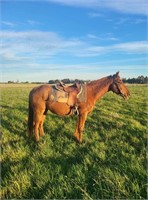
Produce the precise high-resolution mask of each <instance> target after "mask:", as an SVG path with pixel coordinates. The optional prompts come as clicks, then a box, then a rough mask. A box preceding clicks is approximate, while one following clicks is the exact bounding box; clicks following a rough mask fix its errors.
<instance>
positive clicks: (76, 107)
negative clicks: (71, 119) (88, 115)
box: [72, 105, 79, 115]
mask: <svg viewBox="0 0 148 200" xmlns="http://www.w3.org/2000/svg"><path fill="white" fill-rule="evenodd" d="M72 112H73V114H74V115H79V110H78V106H77V105H75V106H74V107H73V108H72Z"/></svg>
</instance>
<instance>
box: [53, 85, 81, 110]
mask: <svg viewBox="0 0 148 200" xmlns="http://www.w3.org/2000/svg"><path fill="white" fill-rule="evenodd" d="M55 88H56V89H57V90H59V91H62V92H65V93H67V94H68V101H67V104H68V105H69V106H71V107H75V106H76V105H77V101H78V95H79V94H80V93H81V91H82V87H81V84H79V83H74V84H73V85H71V86H66V85H65V84H64V83H63V82H61V81H59V83H58V84H56V85H55Z"/></svg>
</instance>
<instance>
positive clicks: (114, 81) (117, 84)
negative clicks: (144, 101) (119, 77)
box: [113, 78, 124, 97]
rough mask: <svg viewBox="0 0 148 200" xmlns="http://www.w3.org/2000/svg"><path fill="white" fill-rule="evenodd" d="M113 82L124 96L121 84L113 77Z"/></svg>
mask: <svg viewBox="0 0 148 200" xmlns="http://www.w3.org/2000/svg"><path fill="white" fill-rule="evenodd" d="M113 84H114V85H115V86H116V88H117V90H118V91H119V94H120V95H121V96H122V97H124V93H123V92H122V89H121V87H120V86H119V83H118V82H117V81H116V80H115V78H113Z"/></svg>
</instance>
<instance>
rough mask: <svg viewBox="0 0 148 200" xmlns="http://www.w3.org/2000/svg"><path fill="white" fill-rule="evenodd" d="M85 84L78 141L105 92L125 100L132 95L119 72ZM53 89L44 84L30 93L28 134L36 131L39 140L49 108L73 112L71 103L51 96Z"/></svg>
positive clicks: (78, 124) (65, 113) (79, 116)
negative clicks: (88, 118)
mask: <svg viewBox="0 0 148 200" xmlns="http://www.w3.org/2000/svg"><path fill="white" fill-rule="evenodd" d="M85 85H86V91H87V93H86V101H85V102H82V101H77V109H78V119H77V124H76V128H75V132H74V138H75V139H76V141H77V142H78V143H81V142H82V132H83V129H84V125H85V122H86V119H87V116H88V114H89V113H90V112H91V111H92V110H93V108H94V105H95V104H96V102H97V101H98V100H99V99H100V98H101V97H102V96H103V95H105V93H107V92H109V91H112V92H113V93H115V94H117V95H119V96H121V97H123V98H124V99H125V100H127V99H128V97H129V96H130V92H129V90H128V88H127V86H125V84H124V83H123V82H122V80H121V78H120V76H119V72H117V73H116V74H114V75H110V76H107V77H103V78H101V79H98V80H94V81H91V82H89V83H87V84H85ZM67 88H68V87H67ZM52 89H53V86H52V85H49V84H44V85H41V86H38V87H35V88H33V89H32V90H31V92H30V94H29V114H28V134H29V136H31V135H32V134H33V132H34V135H35V139H36V141H37V142H39V141H40V136H44V129H43V123H44V119H45V116H46V114H47V111H48V110H50V111H51V112H52V113H54V114H56V115H60V116H67V115H68V116H70V115H72V114H73V112H72V107H71V105H69V104H68V103H66V102H58V101H55V100H53V99H52V98H51V94H52ZM39 133H40V135H39Z"/></svg>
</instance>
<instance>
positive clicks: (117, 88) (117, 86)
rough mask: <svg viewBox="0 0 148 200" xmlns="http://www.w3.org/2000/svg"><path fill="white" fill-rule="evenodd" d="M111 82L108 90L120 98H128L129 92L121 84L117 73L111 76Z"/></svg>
mask: <svg viewBox="0 0 148 200" xmlns="http://www.w3.org/2000/svg"><path fill="white" fill-rule="evenodd" d="M112 78H113V82H112V84H111V85H110V90H111V91H112V92H114V93H116V94H118V95H120V96H122V97H123V98H124V99H125V100H127V99H128V97H129V96H130V92H129V90H128V88H127V87H126V86H125V84H124V83H123V82H122V80H121V79H120V76H119V72H117V73H116V74H115V75H113V76H112Z"/></svg>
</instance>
